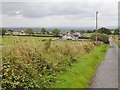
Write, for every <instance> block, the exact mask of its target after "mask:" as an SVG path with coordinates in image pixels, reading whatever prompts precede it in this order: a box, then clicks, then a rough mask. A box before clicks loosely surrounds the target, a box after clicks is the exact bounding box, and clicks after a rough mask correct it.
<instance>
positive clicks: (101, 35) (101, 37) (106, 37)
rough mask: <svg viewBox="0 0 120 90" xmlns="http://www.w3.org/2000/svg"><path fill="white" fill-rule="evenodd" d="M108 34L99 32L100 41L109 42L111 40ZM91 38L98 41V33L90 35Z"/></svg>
mask: <svg viewBox="0 0 120 90" xmlns="http://www.w3.org/2000/svg"><path fill="white" fill-rule="evenodd" d="M108 38H109V37H108V35H106V34H98V38H97V39H98V41H101V42H103V43H105V44H108V43H109V40H108ZM90 40H91V41H96V34H92V35H91V36H90Z"/></svg>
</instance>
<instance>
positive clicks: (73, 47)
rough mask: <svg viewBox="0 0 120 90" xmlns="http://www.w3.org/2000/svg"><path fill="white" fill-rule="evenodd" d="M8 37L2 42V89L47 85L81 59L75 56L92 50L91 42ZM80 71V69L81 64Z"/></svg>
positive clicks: (42, 86)
mask: <svg viewBox="0 0 120 90" xmlns="http://www.w3.org/2000/svg"><path fill="white" fill-rule="evenodd" d="M5 39H6V40H7V38H5ZM11 40H12V41H9V40H8V41H9V42H8V43H7V44H8V45H6V43H3V44H4V46H3V56H2V60H3V69H4V73H3V80H2V88H4V89H11V88H12V89H13V88H44V87H51V85H52V84H53V83H55V82H56V80H57V78H56V76H57V75H58V74H60V73H63V72H65V71H66V70H67V68H68V67H71V66H72V65H73V63H75V62H78V61H80V62H81V61H82V62H83V61H84V60H82V59H79V58H81V57H83V56H84V55H85V54H87V53H90V51H91V50H93V49H95V46H94V45H93V44H92V43H91V42H87V43H80V42H79V41H76V42H71V41H70V42H67V41H66V42H64V41H63V42H62V41H51V39H45V40H41V39H37V40H36V41H35V39H31V40H28V38H27V39H26V38H19V37H17V38H13V37H12V39H11ZM11 42H12V44H11V45H10V46H9V43H11ZM35 42H36V43H35ZM91 60H92V59H91ZM84 62H86V60H85V61H84ZM81 65H84V63H83V64H81ZM78 66H79V65H78ZM86 68H88V67H86ZM80 70H82V71H84V67H83V68H82V67H81V68H80Z"/></svg>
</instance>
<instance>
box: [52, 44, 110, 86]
mask: <svg viewBox="0 0 120 90" xmlns="http://www.w3.org/2000/svg"><path fill="white" fill-rule="evenodd" d="M108 48H109V46H108V45H101V46H98V47H97V48H96V49H95V50H94V51H92V52H90V53H88V54H86V55H85V56H84V57H82V58H80V60H79V61H78V62H77V63H75V64H73V66H72V67H71V68H68V69H67V71H66V72H64V73H62V74H60V75H59V76H58V77H57V78H58V81H57V82H56V83H55V84H54V85H53V86H52V88H87V87H88V84H89V82H90V80H91V79H92V77H93V75H94V74H95V72H96V69H97V67H98V66H99V64H100V63H101V61H102V60H103V59H104V57H105V54H106V51H107V50H108Z"/></svg>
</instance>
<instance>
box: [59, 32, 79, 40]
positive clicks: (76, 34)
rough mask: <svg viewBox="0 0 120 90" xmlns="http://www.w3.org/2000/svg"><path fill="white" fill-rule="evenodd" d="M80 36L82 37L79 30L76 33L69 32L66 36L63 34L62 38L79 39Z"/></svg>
mask: <svg viewBox="0 0 120 90" xmlns="http://www.w3.org/2000/svg"><path fill="white" fill-rule="evenodd" d="M79 37H81V34H80V33H79V32H75V33H67V34H65V35H64V36H62V38H61V39H62V40H78V39H79Z"/></svg>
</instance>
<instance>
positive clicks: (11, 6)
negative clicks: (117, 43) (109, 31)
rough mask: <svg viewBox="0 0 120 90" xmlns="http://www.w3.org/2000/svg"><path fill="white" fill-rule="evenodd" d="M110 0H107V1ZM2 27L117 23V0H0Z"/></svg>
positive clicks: (107, 24) (106, 25)
mask: <svg viewBox="0 0 120 90" xmlns="http://www.w3.org/2000/svg"><path fill="white" fill-rule="evenodd" d="M108 1H109V2H108ZM0 6H1V11H2V12H1V13H0V20H2V21H1V23H0V26H2V27H95V14H96V11H98V12H99V13H98V27H116V28H117V26H118V0H17V1H16V0H2V2H1V3H0Z"/></svg>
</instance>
